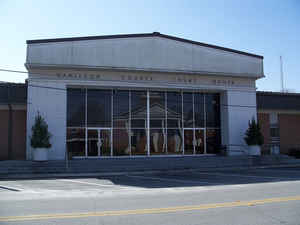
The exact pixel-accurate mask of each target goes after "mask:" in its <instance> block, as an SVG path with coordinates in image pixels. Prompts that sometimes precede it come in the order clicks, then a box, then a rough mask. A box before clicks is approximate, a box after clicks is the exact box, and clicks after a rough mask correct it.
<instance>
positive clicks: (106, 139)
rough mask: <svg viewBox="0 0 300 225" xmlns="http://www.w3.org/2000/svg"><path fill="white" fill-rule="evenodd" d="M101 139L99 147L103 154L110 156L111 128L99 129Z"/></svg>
mask: <svg viewBox="0 0 300 225" xmlns="http://www.w3.org/2000/svg"><path fill="white" fill-rule="evenodd" d="M98 132H99V141H98V147H99V150H100V155H101V156H110V154H111V142H110V139H111V133H110V132H111V130H98Z"/></svg>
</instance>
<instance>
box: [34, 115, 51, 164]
mask: <svg viewBox="0 0 300 225" xmlns="http://www.w3.org/2000/svg"><path fill="white" fill-rule="evenodd" d="M31 130H32V136H31V140H30V145H31V147H32V148H33V160H34V161H47V160H48V149H49V148H50V147H51V144H50V137H51V134H50V133H49V131H48V125H47V123H46V121H45V120H44V118H43V117H42V116H41V115H40V113H39V112H38V115H37V116H36V117H35V123H34V125H33V126H32V128H31Z"/></svg>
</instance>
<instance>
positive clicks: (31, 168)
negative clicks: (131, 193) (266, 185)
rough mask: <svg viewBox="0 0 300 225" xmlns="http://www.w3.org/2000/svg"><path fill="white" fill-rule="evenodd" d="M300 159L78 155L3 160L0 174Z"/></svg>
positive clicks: (241, 164) (258, 163)
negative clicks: (89, 156) (46, 158)
mask: <svg viewBox="0 0 300 225" xmlns="http://www.w3.org/2000/svg"><path fill="white" fill-rule="evenodd" d="M295 163H298V164H299V165H300V160H299V159H295V158H292V157H289V156H286V155H270V156H230V157H223V156H203V157H197V156H196V157H192V156H189V157H145V158H104V159H75V160H70V161H68V167H66V161H64V160H61V161H48V162H32V161H0V174H30V173H33V174H39V173H40V174H46V173H66V172H68V173H90V172H91V173H92V172H124V171H146V170H176V169H203V168H223V167H249V166H263V165H279V164H286V165H287V164H295Z"/></svg>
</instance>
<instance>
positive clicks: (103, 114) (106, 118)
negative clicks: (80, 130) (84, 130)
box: [87, 89, 112, 127]
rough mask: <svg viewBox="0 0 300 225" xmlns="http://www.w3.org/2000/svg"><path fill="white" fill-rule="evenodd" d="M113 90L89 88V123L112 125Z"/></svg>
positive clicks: (99, 125)
mask: <svg viewBox="0 0 300 225" xmlns="http://www.w3.org/2000/svg"><path fill="white" fill-rule="evenodd" d="M111 95H112V92H111V90H92V89H88V90H87V125H88V126H89V127H111Z"/></svg>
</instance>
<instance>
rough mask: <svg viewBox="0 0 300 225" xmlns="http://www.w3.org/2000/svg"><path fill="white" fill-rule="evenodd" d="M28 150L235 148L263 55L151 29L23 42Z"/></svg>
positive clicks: (78, 153)
mask: <svg viewBox="0 0 300 225" xmlns="http://www.w3.org/2000/svg"><path fill="white" fill-rule="evenodd" d="M25 65H26V68H27V70H28V73H29V77H28V100H27V101H28V102H27V132H26V133H27V134H26V135H27V150H26V157H27V159H29V160H30V159H32V148H31V146H30V136H31V127H32V125H33V123H34V119H35V116H36V115H37V112H38V111H39V112H40V114H41V115H42V116H43V117H44V118H45V120H46V122H47V123H48V126H49V131H50V133H51V134H52V137H51V144H52V147H51V149H50V150H49V159H50V160H59V159H64V158H65V157H66V153H67V152H69V154H70V155H71V156H72V157H74V158H90V157H152V156H156V157H158V156H166V155H170V156H182V155H191V156H197V155H204V154H216V153H218V152H219V150H220V147H221V146H222V145H225V146H227V151H228V154H229V155H238V154H243V152H244V151H245V149H246V143H245V142H244V135H245V131H246V129H247V128H248V121H249V120H250V119H251V118H252V117H255V118H256V114H257V112H256V85H255V82H256V80H257V79H259V78H262V77H264V72H263V57H262V56H259V55H255V54H250V53H246V52H241V51H237V50H233V49H228V48H224V47H218V46H214V45H209V44H204V43H200V42H197V41H191V40H186V39H182V38H178V37H174V36H169V35H164V34H160V33H157V32H154V33H145V34H127V35H110V36H92V37H74V38H58V39H44V40H29V41H27V58H26V64H25Z"/></svg>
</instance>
